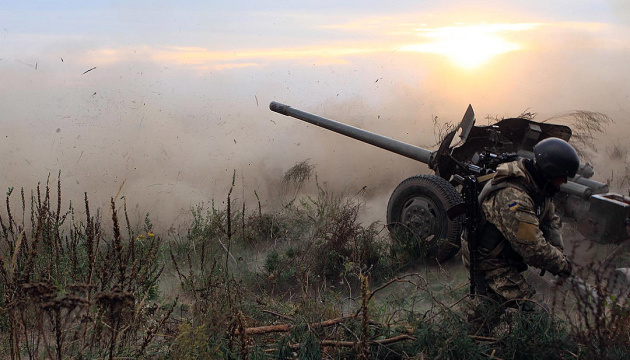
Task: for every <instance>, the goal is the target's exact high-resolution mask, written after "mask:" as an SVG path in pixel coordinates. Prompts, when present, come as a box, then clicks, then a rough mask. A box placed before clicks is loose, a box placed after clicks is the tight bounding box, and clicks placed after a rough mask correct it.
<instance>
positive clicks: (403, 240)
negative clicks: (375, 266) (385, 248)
mask: <svg viewBox="0 0 630 360" xmlns="http://www.w3.org/2000/svg"><path fill="white" fill-rule="evenodd" d="M462 201H463V200H462V197H461V196H460V195H459V193H458V192H457V190H455V188H454V187H453V186H452V185H451V184H449V183H448V181H446V180H444V179H443V178H441V177H439V176H435V175H417V176H412V177H410V178H408V179H406V180H404V181H403V182H401V183H400V184H399V185H398V186H397V187H396V189H395V190H394V192H393V193H392V195H391V197H390V198H389V203H388V204H387V227H388V229H389V232H390V234H391V237H392V241H393V243H394V244H393V245H394V246H393V250H394V252H401V253H402V254H406V255H412V256H413V257H414V258H419V257H426V259H427V260H436V261H438V262H443V261H446V260H448V259H450V258H452V257H453V256H454V255H455V254H456V253H457V251H459V248H460V246H461V239H460V234H461V231H462V222H461V220H460V219H455V220H449V219H448V217H447V215H446V210H447V209H449V208H450V207H452V206H454V205H457V204H459V203H461V202H462Z"/></svg>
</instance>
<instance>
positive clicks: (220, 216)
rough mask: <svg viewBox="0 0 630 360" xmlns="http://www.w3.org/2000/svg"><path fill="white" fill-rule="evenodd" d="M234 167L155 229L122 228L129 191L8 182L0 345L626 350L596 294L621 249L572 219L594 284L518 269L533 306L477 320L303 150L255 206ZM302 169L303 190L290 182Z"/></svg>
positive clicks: (375, 354) (585, 354) (11, 351)
mask: <svg viewBox="0 0 630 360" xmlns="http://www.w3.org/2000/svg"><path fill="white" fill-rule="evenodd" d="M611 151H612V154H613V155H614V154H616V152H619V151H621V150H620V149H619V148H617V149H616V150H615V148H613V149H612V150H611ZM615 151H616V152H615ZM617 155H618V156H619V157H624V154H617ZM60 177H61V176H60ZM235 179H236V173H234V176H233V179H232V187H231V188H229V189H228V191H227V193H226V194H225V198H224V199H216V200H215V202H213V203H211V204H209V205H199V206H196V207H194V208H193V209H191V218H192V221H191V223H190V224H188V225H187V226H185V227H184V228H183V229H182V230H180V231H168V232H165V233H164V234H159V233H156V232H155V230H154V224H152V222H151V218H150V216H149V215H147V216H146V217H145V219H144V222H143V223H141V225H132V224H133V222H132V221H130V218H129V215H128V211H127V201H132V200H133V199H126V198H121V197H119V196H116V197H115V198H112V200H111V207H110V208H109V209H93V208H91V207H90V202H89V194H85V195H84V196H83V202H82V203H81V204H80V205H77V204H75V203H70V204H71V205H70V206H69V208H62V204H63V201H62V197H61V181H62V179H60V178H59V179H56V181H55V180H52V181H51V180H48V181H47V182H46V183H45V184H42V185H41V186H40V187H38V188H36V189H33V190H32V191H31V190H28V189H13V188H9V190H8V192H7V196H6V209H5V211H4V212H3V213H2V216H1V218H0V225H1V230H2V233H1V234H0V235H1V237H2V239H0V278H1V279H2V286H1V287H0V294H1V298H0V330H1V331H0V334H1V335H0V357H2V358H11V359H20V358H33V359H66V358H82V359H96V358H108V359H126V358H151V359H171V358H173V359H207V358H227V359H295V358H299V359H347V358H350V359H352V358H359V359H487V358H491V359H492V358H493V359H585V358H586V359H603V358H606V359H625V358H627V357H628V356H629V355H630V339H629V336H630V328H629V327H628V324H629V321H630V312H629V310H630V309H629V308H628V307H627V305H626V303H625V299H626V295H627V288H622V291H614V292H613V291H611V290H610V289H611V287H612V286H613V285H615V284H613V282H614V281H616V280H614V279H613V278H612V277H611V274H612V273H611V272H610V271H609V269H610V268H615V267H619V266H627V265H628V260H627V258H626V257H625V253H626V251H625V248H623V247H618V248H616V249H615V248H614V247H606V248H591V247H588V248H584V245H583V246H582V247H579V246H577V245H576V244H577V243H580V242H581V243H583V244H584V243H585V242H584V239H579V236H580V235H579V234H577V233H576V232H575V230H574V229H573V224H572V223H570V222H567V223H565V227H564V232H565V237H566V238H567V239H568V240H569V241H570V242H571V244H573V246H571V247H570V248H571V249H572V250H571V251H572V252H573V256H575V257H576V258H577V257H580V256H581V257H582V258H583V260H581V261H579V262H577V264H576V267H577V269H578V270H577V272H578V274H579V275H580V276H582V277H583V278H585V279H588V281H589V282H590V283H592V284H596V286H594V287H592V288H589V291H586V292H585V291H584V286H581V285H582V284H579V283H576V282H565V283H556V282H554V281H553V280H552V277H550V276H549V275H547V277H545V278H540V277H538V276H537V274H535V273H534V272H533V271H532V272H531V274H530V275H531V278H532V281H533V282H535V283H536V284H537V285H536V286H537V287H538V288H539V289H541V291H540V293H541V296H542V299H543V301H544V302H546V303H547V305H544V306H543V301H541V304H540V305H541V306H540V309H539V311H537V312H535V313H532V314H524V313H519V312H508V313H506V314H505V315H504V316H502V318H501V322H500V324H499V325H498V326H497V327H496V328H494V329H493V330H491V331H485V332H484V331H481V330H480V329H478V328H475V327H474V326H473V325H472V324H471V323H469V322H468V321H467V319H468V316H469V314H470V309H471V305H472V302H471V300H470V299H469V298H468V296H467V292H468V289H469V287H468V273H467V272H466V270H465V268H464V267H463V265H462V264H461V260H460V256H459V254H458V255H457V256H455V258H454V259H452V260H450V261H448V262H447V263H444V264H436V263H434V262H428V263H423V261H421V258H422V257H421V256H420V257H418V256H417V255H414V254H410V253H409V252H408V251H406V249H404V248H400V247H397V246H395V245H392V243H391V241H390V237H389V234H388V232H387V230H386V227H385V226H384V225H383V224H382V223H379V222H375V223H370V224H364V223H361V222H360V220H359V219H360V218H361V212H362V210H363V207H364V203H363V202H362V198H361V194H360V193H359V194H353V195H348V194H339V193H334V192H333V191H331V190H329V189H327V188H326V186H325V185H322V184H321V183H320V182H319V180H318V178H317V177H316V176H315V173H314V167H313V166H312V165H310V164H309V163H308V162H302V163H298V164H296V165H295V166H294V167H292V168H291V169H290V170H289V171H287V172H286V173H285V174H284V176H283V177H282V179H278V180H279V182H281V183H282V184H283V186H282V189H281V199H282V201H281V202H282V205H281V206H279V207H278V208H277V209H274V210H269V211H267V210H264V209H263V207H262V206H261V203H260V199H259V202H258V206H255V207H254V208H253V209H247V208H246V207H245V204H242V203H238V202H237V201H234V200H233V199H232V197H233V192H234V188H235V186H234V183H235ZM622 180H623V179H622ZM307 183H310V184H311V185H314V188H315V189H316V191H314V192H310V193H309V192H305V191H302V190H303V186H304V185H305V184H307ZM73 195H74V194H73ZM256 197H258V195H257V194H256ZM219 204H220V205H219ZM611 253H613V255H614V254H617V255H615V256H608V255H609V254H611ZM578 255H579V256H578ZM617 288H619V287H617ZM488 311H489V312H491V311H492V309H489V310H488Z"/></svg>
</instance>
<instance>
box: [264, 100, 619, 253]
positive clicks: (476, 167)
mask: <svg viewBox="0 0 630 360" xmlns="http://www.w3.org/2000/svg"><path fill="white" fill-rule="evenodd" d="M269 108H270V109H271V110H272V111H274V112H277V113H279V114H282V115H286V116H290V117H294V118H296V119H299V120H303V121H305V122H308V123H311V124H313V125H317V126H319V127H322V128H325V129H328V130H331V131H334V132H337V133H339V134H342V135H346V136H348V137H351V138H354V139H357V140H359V141H362V142H365V143H368V144H371V145H374V146H377V147H379V148H382V149H385V150H388V151H391V152H394V153H396V154H399V155H402V156H405V157H408V158H411V159H414V160H417V161H419V162H421V163H424V164H427V165H428V166H429V168H430V169H431V170H433V171H434V174H428V175H427V174H425V175H416V176H412V177H410V178H407V179H405V180H403V181H402V182H401V183H400V184H399V185H398V186H397V187H396V188H395V189H394V191H393V192H392V194H391V196H390V199H389V202H388V205H387V227H388V229H389V231H390V234H391V235H392V240H393V241H396V242H399V243H400V244H401V245H403V246H404V248H406V249H408V250H409V251H412V252H415V253H417V254H420V253H422V254H424V255H425V256H427V257H428V258H430V259H435V260H437V261H439V262H441V261H445V260H447V259H449V258H451V257H452V256H454V255H455V254H456V253H457V251H458V250H459V247H460V243H461V242H460V235H461V232H462V230H463V221H462V218H463V217H455V218H453V219H449V217H448V216H447V210H448V209H450V208H453V207H455V206H456V205H459V204H461V203H462V202H463V200H462V196H461V194H460V191H462V186H461V185H460V184H458V182H457V181H456V180H457V178H460V179H461V177H462V176H470V175H474V176H475V177H476V184H478V185H477V186H479V187H482V186H483V185H484V184H485V182H487V181H488V180H489V179H491V178H492V176H493V173H494V172H495V171H496V168H497V166H498V165H499V164H501V163H503V162H507V161H513V160H517V159H519V158H533V157H534V154H533V152H532V150H533V147H534V145H535V144H536V143H538V142H539V141H541V140H543V139H545V138H548V137H557V138H560V139H563V140H566V141H569V139H570V138H571V134H572V132H571V128H569V127H568V126H565V125H558V124H548V123H541V122H536V121H532V120H528V119H522V118H509V119H503V120H500V121H498V122H497V123H495V124H492V125H488V126H476V125H475V114H474V111H473V108H472V106H470V105H469V106H468V109H467V110H466V113H465V114H464V117H463V119H462V121H461V122H460V123H459V126H457V128H455V129H454V130H453V131H451V132H449V133H448V134H447V135H446V136H445V137H444V139H443V140H442V142H441V144H440V146H439V148H438V149H437V150H435V151H431V150H427V149H423V148H421V147H417V146H414V145H411V144H407V143H404V142H400V141H397V140H394V139H391V138H388V137H385V136H382V135H379V134H375V133H372V132H369V131H366V130H362V129H359V128H356V127H353V126H350V125H346V124H343V123H340V122H337V121H334V120H331V119H327V118H323V117H320V116H317V115H314V114H310V113H307V112H304V111H302V110H298V109H295V108H292V107H290V106H288V105H284V104H281V103H278V102H275V101H274V102H271V103H270V104H269ZM456 136H458V137H459V139H458V140H455V137H456ZM593 174H594V171H593V167H592V166H591V165H589V164H581V165H580V169H579V171H578V173H577V175H576V176H575V177H574V178H571V179H569V181H568V183H567V184H564V185H562V187H561V191H560V194H559V195H556V199H555V201H556V202H558V203H559V204H560V205H561V206H559V207H558V208H559V209H560V210H561V211H562V215H564V216H567V217H572V218H575V219H576V220H577V224H578V226H577V227H578V230H579V231H580V232H581V233H582V234H584V235H585V236H587V237H588V238H589V239H591V240H594V241H596V242H598V243H604V244H605V243H616V242H620V241H622V240H625V239H626V238H627V237H628V234H627V232H626V227H625V226H626V225H625V219H627V218H628V216H629V215H630V198H628V197H625V196H622V195H619V194H613V193H608V190H609V189H608V185H607V184H605V183H601V182H598V181H595V180H592V179H591V177H592V176H593Z"/></svg>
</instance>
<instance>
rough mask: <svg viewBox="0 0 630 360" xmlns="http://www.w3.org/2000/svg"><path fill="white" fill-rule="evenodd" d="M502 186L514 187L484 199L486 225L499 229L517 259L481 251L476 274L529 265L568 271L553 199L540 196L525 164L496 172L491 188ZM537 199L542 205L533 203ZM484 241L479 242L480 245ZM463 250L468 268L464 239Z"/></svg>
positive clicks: (556, 270)
mask: <svg viewBox="0 0 630 360" xmlns="http://www.w3.org/2000/svg"><path fill="white" fill-rule="evenodd" d="M502 182H510V183H511V184H513V185H512V186H506V187H502V188H499V189H498V190H496V191H494V192H492V193H490V194H489V195H488V196H487V197H486V198H485V199H483V202H482V203H481V208H482V211H483V213H484V215H485V217H486V221H487V223H491V224H493V225H494V226H496V228H497V229H498V230H499V232H500V234H499V236H501V237H502V238H503V239H504V241H505V242H506V244H503V245H502V246H504V247H507V248H508V249H509V250H510V251H512V250H513V251H512V253H515V255H516V256H507V257H506V256H497V255H498V254H497V253H496V252H493V251H492V250H493V249H485V253H484V249H481V248H480V256H479V262H478V265H477V270H479V271H487V270H492V269H496V268H499V267H503V266H516V267H518V268H523V267H524V265H525V264H527V265H531V266H534V267H537V268H539V269H544V270H547V271H549V272H551V273H552V274H558V273H560V272H563V271H566V270H567V268H568V267H569V265H568V263H567V261H566V259H565V257H564V255H563V254H562V235H561V234H560V218H559V216H558V215H557V214H556V213H555V207H554V205H553V202H552V201H551V199H550V198H545V197H542V195H540V194H541V190H540V189H539V188H538V187H537V185H536V183H535V182H534V180H533V179H532V177H531V175H530V174H529V173H528V172H527V170H525V166H524V164H523V160H520V161H514V162H510V163H505V164H502V165H500V166H499V167H498V168H497V172H496V174H495V176H494V178H493V179H492V184H494V185H497V184H499V183H502ZM492 184H486V186H492ZM537 196H538V198H539V199H540V201H535V200H534V199H536V197H537ZM486 226H487V225H486ZM481 233H482V234H483V231H482V232H481ZM482 241H483V240H482V239H480V243H481V242H482ZM552 244H553V245H552ZM462 248H463V249H464V261H465V263H466V265H468V261H467V260H468V258H469V254H468V251H467V250H468V247H467V243H466V242H465V239H464V244H463V246H462ZM525 268H526V266H525Z"/></svg>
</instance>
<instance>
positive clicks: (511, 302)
mask: <svg viewBox="0 0 630 360" xmlns="http://www.w3.org/2000/svg"><path fill="white" fill-rule="evenodd" d="M486 283H487V284H488V288H489V289H490V290H491V292H494V293H495V294H496V295H497V297H498V299H500V300H502V301H503V302H504V304H505V306H506V307H513V308H518V309H520V310H523V311H533V310H534V309H535V306H536V304H535V303H534V302H533V301H531V299H532V297H533V296H534V294H535V293H536V292H535V291H534V289H533V288H532V287H531V286H530V285H529V284H528V283H527V281H526V280H525V277H524V276H523V274H521V273H520V272H519V271H518V270H517V269H516V268H515V267H512V266H507V267H502V268H498V269H494V270H492V271H488V272H487V273H486Z"/></svg>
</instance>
